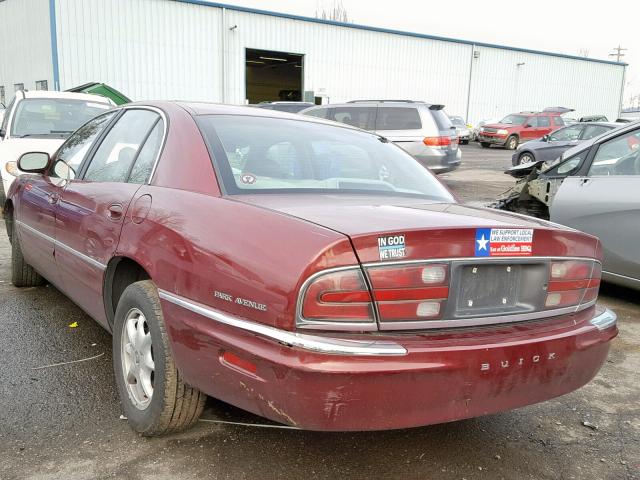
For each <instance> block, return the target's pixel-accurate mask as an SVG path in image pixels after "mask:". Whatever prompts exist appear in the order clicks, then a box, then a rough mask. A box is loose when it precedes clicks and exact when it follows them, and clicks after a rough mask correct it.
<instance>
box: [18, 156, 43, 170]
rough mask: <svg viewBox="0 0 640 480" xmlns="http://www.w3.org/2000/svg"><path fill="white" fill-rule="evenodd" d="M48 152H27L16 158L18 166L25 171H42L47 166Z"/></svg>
mask: <svg viewBox="0 0 640 480" xmlns="http://www.w3.org/2000/svg"><path fill="white" fill-rule="evenodd" d="M49 161H50V159H49V154H48V153H45V152H29V153H25V154H23V155H22V156H21V157H20V158H19V159H18V168H19V169H20V170H22V171H23V172H27V173H44V171H45V170H46V169H47V167H48V166H49Z"/></svg>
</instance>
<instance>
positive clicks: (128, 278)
mask: <svg viewBox="0 0 640 480" xmlns="http://www.w3.org/2000/svg"><path fill="white" fill-rule="evenodd" d="M140 280H151V275H149V272H147V270H146V269H145V268H144V267H143V266H142V265H140V263H139V262H137V261H136V260H134V259H133V258H130V257H126V256H116V257H113V258H112V259H111V260H110V261H109V264H108V265H107V269H106V270H105V274H104V285H103V289H102V294H103V298H104V307H105V313H106V316H107V322H108V323H109V328H110V329H113V319H114V317H115V313H116V308H117V306H118V301H119V300H120V297H121V296H122V293H123V292H124V290H125V289H126V288H127V287H128V286H129V285H131V284H132V283H135V282H138V281H140Z"/></svg>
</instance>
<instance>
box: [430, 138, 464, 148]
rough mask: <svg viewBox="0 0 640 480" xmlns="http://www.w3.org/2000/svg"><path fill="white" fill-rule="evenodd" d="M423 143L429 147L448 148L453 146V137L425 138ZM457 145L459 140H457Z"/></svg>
mask: <svg viewBox="0 0 640 480" xmlns="http://www.w3.org/2000/svg"><path fill="white" fill-rule="evenodd" d="M422 142H423V143H424V144H425V145H426V146H427V147H448V146H449V145H451V143H452V141H451V137H447V136H442V137H425V138H424V140H422ZM456 143H457V139H456Z"/></svg>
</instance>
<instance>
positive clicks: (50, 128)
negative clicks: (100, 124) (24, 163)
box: [11, 98, 111, 138]
mask: <svg viewBox="0 0 640 480" xmlns="http://www.w3.org/2000/svg"><path fill="white" fill-rule="evenodd" d="M110 108H111V107H110V106H109V105H107V104H105V103H100V102H87V101H85V100H67V99H60V98H27V99H25V100H22V101H20V102H19V103H18V106H17V108H16V113H15V114H14V117H13V121H12V127H11V135H12V136H14V137H64V138H66V137H68V136H69V135H71V134H72V133H73V132H74V131H76V130H77V129H78V128H79V127H80V126H82V125H84V124H85V123H87V122H88V121H89V120H91V119H92V118H94V117H96V116H98V115H99V114H101V113H103V112H104V111H105V110H109V109H110Z"/></svg>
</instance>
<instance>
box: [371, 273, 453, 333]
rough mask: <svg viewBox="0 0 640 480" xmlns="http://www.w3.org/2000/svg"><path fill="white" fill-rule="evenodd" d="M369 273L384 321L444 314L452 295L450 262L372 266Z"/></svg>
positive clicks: (426, 317) (413, 319)
mask: <svg viewBox="0 0 640 480" xmlns="http://www.w3.org/2000/svg"><path fill="white" fill-rule="evenodd" d="M367 273H368V274H369V279H370V281H371V287H372V289H373V296H374V299H375V301H376V305H377V307H378V313H379V315H380V321H381V322H398V321H416V320H432V319H437V318H441V316H442V313H443V312H444V306H445V303H446V301H447V298H448V297H449V266H448V265H447V264H424V265H401V266H397V267H396V266H384V267H371V268H369V269H368V270H367Z"/></svg>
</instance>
